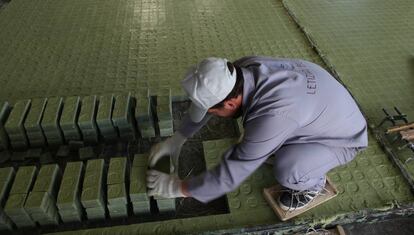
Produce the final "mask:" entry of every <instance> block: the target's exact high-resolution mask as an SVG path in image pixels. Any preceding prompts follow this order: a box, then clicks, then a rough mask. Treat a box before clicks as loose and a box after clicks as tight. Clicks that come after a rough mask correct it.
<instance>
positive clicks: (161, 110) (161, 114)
mask: <svg viewBox="0 0 414 235" xmlns="http://www.w3.org/2000/svg"><path fill="white" fill-rule="evenodd" d="M161 94H162V95H158V96H157V117H158V120H159V121H163V120H172V101H171V90H170V89H167V90H166V91H165V93H161Z"/></svg>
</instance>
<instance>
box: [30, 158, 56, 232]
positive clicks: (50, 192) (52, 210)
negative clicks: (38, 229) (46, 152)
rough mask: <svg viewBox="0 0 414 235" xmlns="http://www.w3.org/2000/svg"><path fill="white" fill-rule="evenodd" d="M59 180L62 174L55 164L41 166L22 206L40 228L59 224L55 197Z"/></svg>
mask: <svg viewBox="0 0 414 235" xmlns="http://www.w3.org/2000/svg"><path fill="white" fill-rule="evenodd" d="M61 178H62V172H61V170H60V168H59V166H58V165H57V164H50V165H44V166H42V167H41V168H40V171H39V174H38V176H37V178H36V182H35V185H34V187H33V189H32V191H31V192H30V194H29V196H28V198H27V201H26V203H25V205H24V208H25V210H26V212H27V213H28V214H29V215H30V217H31V218H32V220H33V221H36V222H38V223H39V224H40V225H42V226H46V225H57V224H59V220H60V219H59V218H60V217H59V213H58V210H57V207H56V197H57V191H58V184H59V183H60V180H61Z"/></svg>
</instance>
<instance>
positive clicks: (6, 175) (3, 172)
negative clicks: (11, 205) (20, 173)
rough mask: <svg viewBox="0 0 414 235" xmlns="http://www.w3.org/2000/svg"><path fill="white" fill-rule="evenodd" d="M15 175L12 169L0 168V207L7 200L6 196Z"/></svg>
mask: <svg viewBox="0 0 414 235" xmlns="http://www.w3.org/2000/svg"><path fill="white" fill-rule="evenodd" d="M15 174H16V173H15V171H14V168H13V167H5V168H0V181H1V183H0V186H1V187H0V207H3V206H4V204H5V202H6V200H7V198H6V196H7V195H8V194H9V192H10V189H11V186H12V183H13V179H14V177H15Z"/></svg>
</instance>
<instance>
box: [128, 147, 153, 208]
mask: <svg viewBox="0 0 414 235" xmlns="http://www.w3.org/2000/svg"><path fill="white" fill-rule="evenodd" d="M147 162H148V155H146V154H136V155H135V156H134V160H133V163H132V169H131V174H130V179H129V182H130V183H129V197H130V199H131V203H132V207H133V210H134V214H135V215H141V214H149V213H151V211H150V201H149V198H148V195H147V181H146V172H147V166H148V165H147V164H148V163H147Z"/></svg>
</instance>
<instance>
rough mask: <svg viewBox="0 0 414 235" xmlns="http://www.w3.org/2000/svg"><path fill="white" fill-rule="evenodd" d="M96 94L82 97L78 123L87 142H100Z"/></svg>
mask: <svg viewBox="0 0 414 235" xmlns="http://www.w3.org/2000/svg"><path fill="white" fill-rule="evenodd" d="M96 108H97V101H96V96H86V97H84V98H83V99H82V104H81V111H80V114H79V119H78V124H79V128H80V130H81V132H82V137H83V141H84V142H85V143H97V142H98V127H97V126H96V121H95V118H96Z"/></svg>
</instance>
